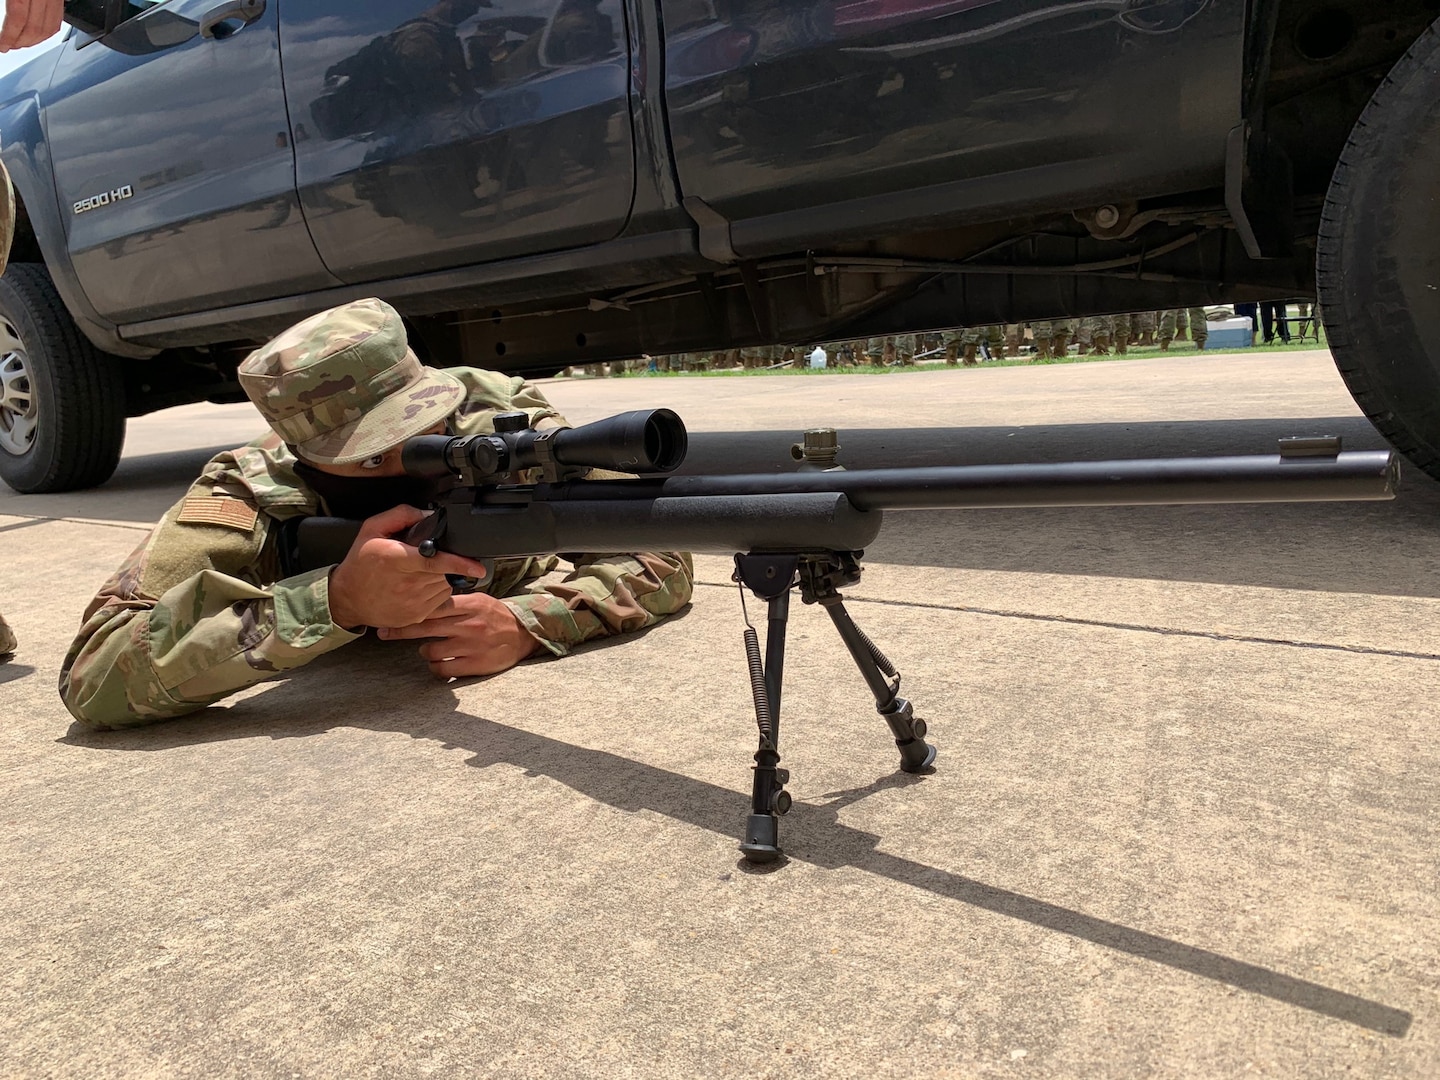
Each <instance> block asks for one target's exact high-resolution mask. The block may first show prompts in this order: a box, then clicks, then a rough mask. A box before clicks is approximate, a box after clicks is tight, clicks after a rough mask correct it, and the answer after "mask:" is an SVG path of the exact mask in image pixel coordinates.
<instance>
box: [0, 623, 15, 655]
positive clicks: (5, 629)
mask: <svg viewBox="0 0 1440 1080" xmlns="http://www.w3.org/2000/svg"><path fill="white" fill-rule="evenodd" d="M18 644H19V642H18V641H16V640H15V631H14V630H11V629H10V624H9V623H7V622H6V621H5V616H4V615H0V660H6V659H9V657H10V654H11V653H13V652H14V651H15V647H16V646H17V645H18Z"/></svg>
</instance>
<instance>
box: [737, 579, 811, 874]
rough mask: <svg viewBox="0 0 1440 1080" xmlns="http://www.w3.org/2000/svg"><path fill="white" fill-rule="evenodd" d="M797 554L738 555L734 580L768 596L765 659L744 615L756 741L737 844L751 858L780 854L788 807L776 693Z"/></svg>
mask: <svg viewBox="0 0 1440 1080" xmlns="http://www.w3.org/2000/svg"><path fill="white" fill-rule="evenodd" d="M798 564H799V558H798V557H797V556H794V555H737V556H735V580H736V581H738V582H740V583H741V594H740V598H741V605H742V609H743V605H744V598H745V594H744V588H745V587H746V586H748V587H749V588H750V589H751V590H752V591H753V592H754V593H755V595H756V596H758V597H760V598H762V599H764V600H766V601H768V602H769V607H770V610H769V620H768V625H767V628H766V631H765V659H764V662H763V663H762V662H761V659H760V643H759V637H758V635H757V634H756V633H755V628H754V627H752V626H750V625H749V620H748V618H747V620H746V629H745V654H746V660H747V662H748V664H749V667H750V690H751V693H752V694H753V695H754V698H755V721H756V723H757V724H758V726H759V728H760V747H759V749H757V750H756V751H755V768H754V781H753V787H752V789H751V794H750V816H749V817H747V818H746V819H745V836H744V838H743V839H742V841H741V843H740V850H741V852H742V853H744V855H745V858H746V859H748V860H749V861H750V862H754V863H768V862H774V861H775V860H776V859H778V858H779V857H780V854H781V852H780V818H781V816H783V815H784V814H785V813H787V812H788V811H789V809H790V804H791V799H790V793H789V792H788V791H786V790H785V785H786V783H788V782H789V780H790V773H789V772H788V771H787V770H785V769H782V768H780V767H779V764H780V749H779V747H780V693H781V686H782V683H783V681H784V678H785V631H786V627H787V624H788V622H789V618H790V590H791V588H792V587H793V585H794V581H795V571H796V567H797V565H798Z"/></svg>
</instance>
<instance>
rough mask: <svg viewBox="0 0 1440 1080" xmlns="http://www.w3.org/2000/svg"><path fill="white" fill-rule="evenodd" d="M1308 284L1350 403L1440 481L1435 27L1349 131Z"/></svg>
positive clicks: (1439, 72)
mask: <svg viewBox="0 0 1440 1080" xmlns="http://www.w3.org/2000/svg"><path fill="white" fill-rule="evenodd" d="M1316 287H1317V290H1318V294H1319V299H1320V308H1321V317H1322V318H1323V320H1324V322H1325V331H1326V333H1327V334H1328V335H1329V339H1330V349H1331V351H1332V352H1333V353H1334V355H1335V363H1336V366H1337V367H1338V368H1339V369H1340V375H1341V376H1342V377H1343V378H1344V380H1345V383H1346V385H1347V386H1348V387H1349V388H1350V393H1351V394H1352V395H1354V397H1355V401H1356V403H1357V404H1358V405H1359V406H1360V408H1361V409H1363V410H1364V412H1365V415H1366V416H1368V417H1369V418H1370V421H1371V422H1372V423H1373V424H1374V425H1375V426H1376V428H1378V429H1379V431H1380V433H1381V434H1382V435H1384V436H1385V438H1387V439H1388V440H1390V443H1391V445H1393V446H1394V447H1395V449H1396V450H1399V451H1400V452H1401V453H1402V454H1404V455H1405V456H1406V457H1407V458H1409V459H1410V460H1411V461H1413V462H1414V463H1415V464H1416V465H1418V466H1419V467H1420V468H1422V469H1424V470H1425V471H1426V472H1428V473H1429V474H1430V475H1431V476H1434V477H1437V478H1440V22H1437V23H1434V24H1432V25H1431V26H1430V28H1429V29H1428V30H1426V31H1425V33H1424V34H1422V35H1421V36H1420V37H1419V39H1418V40H1416V42H1415V43H1414V44H1413V45H1412V46H1411V47H1410V49H1409V51H1408V52H1406V53H1405V55H1404V56H1403V57H1401V58H1400V60H1399V61H1398V62H1397V63H1396V64H1395V66H1394V67H1393V68H1392V69H1391V70H1390V73H1389V75H1387V76H1386V77H1385V81H1384V82H1383V83H1381V84H1380V87H1379V89H1377V90H1376V91H1375V94H1374V96H1373V97H1371V99H1370V102H1369V104H1367V105H1366V106H1365V109H1364V111H1363V112H1362V113H1361V114H1360V119H1359V120H1358V121H1356V123H1355V127H1354V129H1353V130H1352V131H1351V132H1350V138H1349V141H1348V142H1347V143H1346V144H1345V150H1344V152H1343V153H1341V155H1340V161H1339V164H1337V165H1336V167H1335V173H1334V175H1333V176H1332V177H1331V180H1330V190H1329V193H1328V194H1327V195H1326V197H1325V208H1324V212H1323V215H1322V217H1321V221H1320V234H1319V242H1318V245H1317V248H1316Z"/></svg>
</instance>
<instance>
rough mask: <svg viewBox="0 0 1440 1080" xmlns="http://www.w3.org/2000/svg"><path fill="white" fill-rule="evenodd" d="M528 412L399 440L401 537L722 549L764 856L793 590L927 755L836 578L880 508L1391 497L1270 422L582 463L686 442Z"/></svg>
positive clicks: (327, 522)
mask: <svg viewBox="0 0 1440 1080" xmlns="http://www.w3.org/2000/svg"><path fill="white" fill-rule="evenodd" d="M526 424H528V419H527V418H526V417H525V414H523V413H518V414H501V415H500V416H499V417H497V418H496V430H497V434H495V435H480V436H466V437H449V436H443V435H431V436H420V437H419V438H417V439H412V440H410V441H409V442H407V444H406V447H405V451H404V460H405V464H406V469H407V471H408V472H410V473H411V474H412V475H415V476H418V477H423V478H428V479H430V480H431V481H433V482H436V483H437V498H436V500H435V502H434V503H433V508H434V509H435V513H434V514H433V515H431V516H430V517H429V518H427V519H426V520H425V521H423V522H421V523H420V524H419V525H417V526H416V527H415V528H414V529H413V530H411V532H410V533H409V534H407V536H406V537H405V540H406V542H408V543H411V544H414V545H415V546H417V547H419V548H420V550H421V552H422V553H427V554H434V553H435V552H436V551H442V550H443V551H451V552H455V553H457V554H460V555H464V556H467V557H469V558H472V559H477V560H480V561H487V562H488V561H491V560H494V559H499V558H506V557H512V556H525V555H545V554H556V553H566V552H627V551H706V552H724V553H728V554H734V555H735V556H736V574H735V580H736V581H737V582H740V583H741V584H742V585H743V586H744V587H745V588H749V589H750V590H751V591H752V592H754V593H755V594H756V596H757V597H759V598H761V599H764V600H766V601H767V602H768V603H769V607H770V611H769V633H768V635H767V640H766V656H765V658H764V660H763V662H762V660H761V657H760V652H759V643H758V636H757V635H756V634H755V632H754V630H753V629H750V628H747V630H746V650H747V654H748V656H749V660H750V669H751V681H752V691H753V693H754V696H755V706H756V717H757V722H758V724H759V727H760V732H761V738H760V749H759V751H758V752H757V753H756V764H755V776H754V791H753V798H752V808H751V814H750V816H749V819H748V820H747V823H746V830H745V839H744V842H742V844H741V850H742V851H743V852H744V853H745V855H746V857H747V858H749V859H751V860H754V861H759V862H763V861H770V860H773V859H775V858H777V857H778V856H779V855H780V848H779V846H778V842H777V837H778V816H779V815H782V814H783V813H784V812H785V811H786V810H787V809H788V808H789V805H790V796H789V795H788V793H786V792H785V790H784V784H785V782H786V781H787V780H788V774H787V773H786V771H785V770H784V769H780V768H778V762H779V753H778V750H777V746H778V741H779V706H780V690H781V687H780V674H781V672H782V670H783V657H784V642H785V626H786V620H787V617H788V610H789V597H790V593H791V592H792V591H793V590H796V589H798V590H799V592H800V594H801V596H802V598H803V599H804V600H806V601H807V602H813V603H818V604H820V605H821V606H823V607H824V608H825V609H826V611H827V613H828V614H829V615H830V617H831V620H832V621H833V622H834V624H835V626H836V629H837V631H839V633H840V636H841V638H842V640H843V641H844V642H845V645H846V647H847V649H848V650H849V652H850V654H851V656H852V658H853V659H854V661H855V663H856V664H857V666H858V667H859V668H860V671H861V674H862V676H863V677H864V678H865V680H866V682H867V684H868V685H869V686H870V689H871V691H872V692H873V694H874V696H875V702H876V709H877V711H879V713H880V714H881V716H882V717H883V718H884V719H885V720H886V722H887V723H888V724H889V726H890V728H891V731H892V733H893V734H894V736H895V742H896V745H897V747H898V748H899V750H900V755H901V768H902V769H904V770H906V771H909V772H922V771H926V770H928V769H929V767H930V765H931V763H932V762H933V761H934V757H935V750H934V748H933V747H932V746H930V745H929V744H927V743H926V742H925V741H924V739H925V731H926V728H925V723H924V721H923V720H920V719H919V718H917V717H915V715H914V711H913V708H912V707H911V705H910V703H909V702H908V701H907V700H906V699H904V698H902V697H900V696H899V685H900V675H899V673H898V671H896V669H895V667H894V665H893V664H891V663H890V661H889V660H888V659H887V658H886V657H885V655H884V654H883V653H881V652H880V650H879V649H878V648H876V647H875V645H874V644H873V643H872V642H871V641H870V639H869V638H868V637H866V636H865V634H864V632H863V631H861V630H860V629H859V628H858V627H856V626H855V624H854V622H853V621H852V620H851V619H850V617H849V615H848V613H846V611H845V609H844V605H843V602H842V601H843V597H842V596H841V594H840V592H839V589H840V588H841V587H843V586H845V585H849V584H853V583H854V582H856V581H858V580H859V578H860V572H861V566H860V558H861V556H862V555H863V549H864V548H865V547H866V546H867V545H869V544H870V543H871V542H872V541H873V540H874V539H875V537H876V536H877V535H878V534H879V532H880V528H881V524H882V519H883V515H884V513H885V511H887V510H889V511H903V510H941V509H951V510H958V509H975V508H1017V507H1069V506H1137V505H1157V504H1158V505H1165V504H1169V505H1176V504H1196V503H1254V502H1314V501H1342V500H1343V501H1356V500H1382V499H1390V498H1393V497H1394V495H1395V491H1396V489H1397V487H1398V482H1399V466H1398V462H1397V460H1396V458H1395V455H1394V454H1392V453H1389V452H1387V451H1362V452H1351V453H1342V452H1341V449H1340V441H1339V440H1338V439H1331V438H1318V439H1282V440H1281V445H1280V450H1279V452H1278V453H1276V454H1273V455H1264V454H1261V455H1247V456H1237V457H1209V458H1161V459H1141V460H1129V461H1095V462H1063V463H1059V464H1015V465H956V466H945V467H928V468H893V469H867V470H860V471H854V472H851V471H846V470H843V469H822V468H817V467H815V466H814V465H813V464H812V465H811V467H810V468H809V469H808V470H807V469H806V468H805V467H804V466H802V469H801V471H798V472H792V473H781V474H770V473H766V474H756V475H728V476H727V475H714V476H662V475H645V476H641V477H639V478H637V479H623V480H589V479H580V478H576V477H577V476H578V475H583V473H584V472H586V471H588V469H589V468H591V467H595V468H619V469H626V470H628V471H631V472H639V473H647V474H659V473H666V472H669V471H671V470H673V469H674V468H676V467H677V466H678V465H679V464H680V463H681V461H682V460H683V458H684V454H685V446H686V435H685V429H684V425H683V424H682V423H681V422H680V419H679V417H677V416H675V414H674V413H671V412H669V411H668V410H664V409H660V410H650V411H642V412H635V413H626V414H623V415H622V416H619V417H614V418H611V419H610V420H605V421H599V422H597V423H595V424H589V425H586V426H584V427H581V428H574V429H568V428H560V429H552V430H551V431H547V432H535V431H531V430H529V429H528V427H526V426H525V425H526ZM810 434H811V433H807V440H808V436H809V435H810ZM822 442H823V440H822ZM826 445H828V447H829V448H830V449H829V452H828V453H826V452H825V450H824V449H823V447H822V448H820V449H819V452H817V453H815V454H813V455H811V454H809V453H807V454H806V455H805V456H806V457H807V459H809V458H813V459H814V460H816V461H819V462H824V463H828V462H830V461H833V441H832V442H830V443H828V444H826ZM522 468H538V469H539V470H540V471H541V473H542V475H543V477H544V479H542V480H541V481H540V482H538V483H533V484H517V483H509V482H506V481H507V480H508V479H510V478H511V476H512V474H513V472H514V471H515V470H517V469H522ZM359 528H360V522H357V521H348V520H344V519H339V518H325V517H313V518H305V519H302V520H300V521H299V522H298V523H296V524H295V526H294V527H293V528H291V529H289V530H287V533H286V540H285V544H284V547H285V552H284V559H285V563H286V568H287V571H288V572H290V573H297V572H300V571H302V570H309V569H314V568H317V567H322V566H326V565H330V564H333V563H338V562H340V561H342V560H343V559H344V558H345V555H346V553H347V552H348V551H349V549H350V546H351V544H352V543H353V542H354V540H355V537H356V534H357V533H358V531H359ZM742 597H743V592H742Z"/></svg>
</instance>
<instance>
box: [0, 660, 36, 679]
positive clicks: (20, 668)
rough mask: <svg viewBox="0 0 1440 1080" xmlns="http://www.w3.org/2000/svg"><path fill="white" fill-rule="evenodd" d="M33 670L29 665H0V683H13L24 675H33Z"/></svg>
mask: <svg viewBox="0 0 1440 1080" xmlns="http://www.w3.org/2000/svg"><path fill="white" fill-rule="evenodd" d="M34 674H35V669H34V668H33V667H31V666H30V665H29V664H16V663H8V664H0V683H7V682H14V681H15V680H17V679H23V678H25V676H26V675H34Z"/></svg>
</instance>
